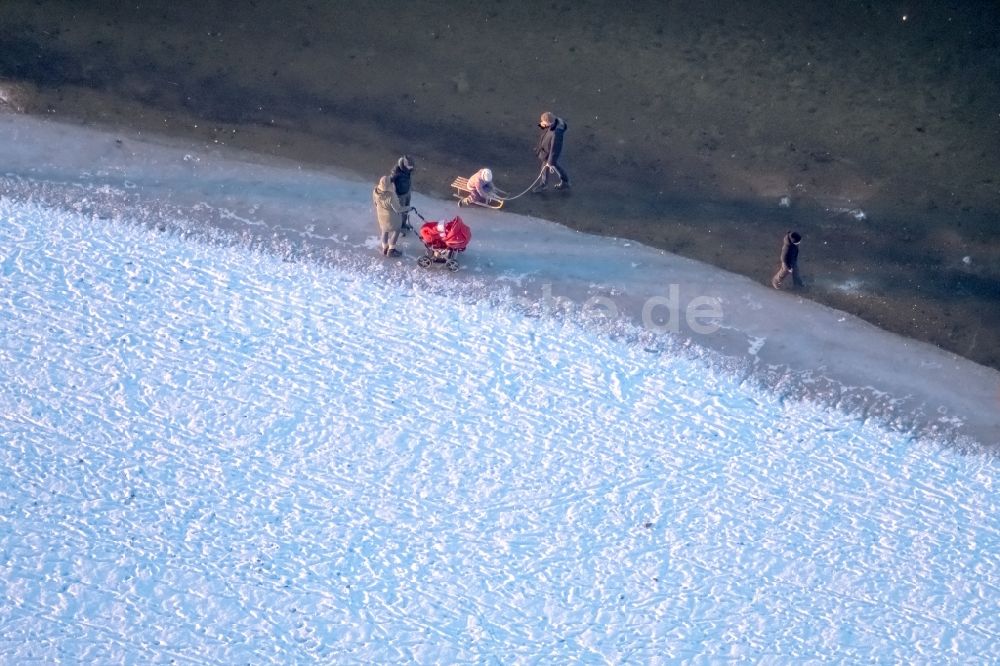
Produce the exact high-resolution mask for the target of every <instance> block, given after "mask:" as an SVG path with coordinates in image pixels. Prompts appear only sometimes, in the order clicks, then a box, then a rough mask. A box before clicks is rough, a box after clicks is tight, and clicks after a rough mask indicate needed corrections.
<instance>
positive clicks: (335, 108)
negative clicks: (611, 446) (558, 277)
mask: <svg viewBox="0 0 1000 666" xmlns="http://www.w3.org/2000/svg"><path fill="white" fill-rule="evenodd" d="M998 29H1000V3H997V2H988V3H986V2H984V3H977V2H927V1H920V2H909V3H904V2H898V3H897V2H846V1H844V2H836V1H834V2H814V1H804V2H797V3H785V2H774V1H771V0H765V1H764V2H756V3H744V2H715V1H707V2H671V3H661V2H645V1H643V2H631V3H612V2H585V1H584V2H579V1H576V2H544V3H543V2H538V3H517V4H509V5H508V4H505V3H478V4H477V3H468V2H461V3H459V2H429V1H424V0H416V1H411V2H380V3H368V2H365V3H354V2H321V1H319V0H317V1H316V2H312V3H310V2H300V1H296V2H275V1H272V2H208V3H199V4H195V3H178V2H167V1H154V2H148V1H139V0H133V1H132V2H129V3H125V2H120V3H116V2H71V1H64V2H57V1H40V2H26V1H22V0H4V1H3V2H2V3H0V77H3V78H4V79H6V80H7V81H8V83H9V84H13V85H14V86H15V88H16V89H17V90H19V91H20V92H21V95H20V98H19V101H18V103H19V104H20V105H21V106H23V107H24V109H25V110H27V111H29V112H34V113H44V114H47V115H50V116H53V117H57V118H62V119H68V118H72V119H80V120H83V121H86V122H95V123H102V124H105V125H110V126H113V127H114V126H119V127H130V128H141V129H144V130H153V131H157V132H166V133H178V134H185V135H190V136H196V137H200V138H203V139H205V140H206V141H209V142H215V141H218V142H221V143H226V144H230V145H237V146H242V147H247V148H250V149H252V150H255V151H257V152H261V153H265V154H273V155H281V156H285V157H291V158H294V159H296V160H300V161H304V162H310V163H316V164H333V165H340V166H346V167H349V168H351V169H353V170H356V171H359V172H360V173H363V174H366V175H368V176H370V177H372V178H374V177H376V176H377V175H380V174H381V173H383V172H385V171H386V170H388V168H389V167H390V166H391V164H392V163H393V162H394V161H395V158H396V157H397V156H398V155H399V154H401V153H403V152H406V153H409V154H411V155H414V156H415V157H416V158H417V160H418V171H417V173H416V181H415V185H416V187H417V189H418V190H421V191H424V192H433V193H438V194H442V195H446V194H447V192H448V188H447V184H448V182H449V181H450V179H451V177H452V176H454V175H456V174H468V173H471V172H472V171H473V170H475V169H476V168H478V167H480V166H484V165H488V166H491V167H492V168H493V170H494V172H495V173H496V174H497V178H498V182H499V183H500V185H501V186H502V187H504V188H505V189H508V190H511V191H520V190H521V189H523V188H524V187H526V186H527V185H528V184H529V183H530V182H531V180H532V179H533V178H534V176H535V175H536V173H537V164H536V162H535V160H534V157H533V155H532V153H531V147H532V145H533V142H534V138H535V131H536V130H535V126H534V125H535V123H536V122H537V116H538V114H539V113H540V112H541V111H543V110H552V111H554V112H556V113H557V114H559V115H561V116H563V117H565V118H566V119H567V121H568V122H569V125H570V130H569V132H568V134H567V145H566V150H565V153H564V160H563V161H564V166H565V167H566V168H567V169H568V170H569V171H570V173H571V175H572V177H573V181H574V186H575V189H574V191H573V192H572V193H571V194H568V195H563V194H555V193H552V194H548V195H541V196H536V197H534V198H524V199H519V200H518V201H516V202H513V203H511V204H510V206H511V209H512V210H516V211H517V212H524V213H528V214H533V215H539V216H543V217H547V218H550V219H555V220H559V221H561V222H563V223H565V224H568V225H570V226H573V227H576V228H579V229H582V230H586V231H590V232H595V233H603V234H611V235H617V236H627V237H631V238H635V239H638V240H641V241H643V242H646V243H649V244H651V245H654V246H658V247H662V248H665V249H668V250H671V251H674V252H678V253H680V254H684V255H687V256H691V257H694V258H697V259H702V260H704V261H708V262H711V263H714V264H717V265H719V266H722V267H725V268H727V269H730V270H733V271H737V272H740V273H743V274H745V275H748V276H750V277H751V278H753V279H755V280H759V281H761V282H764V281H766V280H767V279H768V278H769V277H770V275H771V274H772V273H773V271H774V269H775V268H776V260H777V253H778V250H779V247H780V240H781V237H782V235H783V234H784V232H785V231H786V230H787V229H790V228H793V227H794V228H796V229H798V230H799V231H800V232H802V234H803V235H804V236H805V241H804V243H803V245H802V253H801V264H802V269H803V274H804V277H805V278H806V281H807V283H808V287H807V291H806V292H805V295H807V296H808V297H809V298H813V299H815V300H818V301H821V302H824V303H828V304H830V305H833V306H836V307H838V308H841V309H844V310H847V311H850V312H853V313H855V314H858V315H860V316H862V317H864V318H866V319H868V320H869V321H872V322H873V323H876V324H878V325H880V326H882V327H884V328H888V329H890V330H894V331H897V332H900V333H902V334H904V335H908V336H912V337H915V338H918V339H921V340H925V341H928V342H932V343H933V344H936V345H939V346H941V347H944V348H946V349H949V350H952V351H954V352H956V353H958V354H961V355H964V356H967V357H969V358H972V359H974V360H976V361H979V362H981V363H984V364H987V365H991V366H993V367H996V368H1000V227H998V215H1000V92H998V90H997V82H998V81H1000V40H998V35H1000V33H998ZM783 196H788V197H790V201H791V206H790V207H788V208H781V207H779V206H778V202H779V200H780V199H781V197H783ZM852 211H853V212H852ZM857 211H863V213H864V219H859V218H860V215H859V214H858V213H857ZM664 282H669V276H664ZM791 325H794V323H793V322H792V323H791Z"/></svg>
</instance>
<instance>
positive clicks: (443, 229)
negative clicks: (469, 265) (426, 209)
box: [417, 213, 472, 271]
mask: <svg viewBox="0 0 1000 666" xmlns="http://www.w3.org/2000/svg"><path fill="white" fill-rule="evenodd" d="M417 215H418V216H419V215H420V214H419V213H417ZM420 219H421V220H423V219H424V218H423V217H421V218H420ZM471 239H472V230H471V229H469V226H468V225H467V224H466V223H465V222H463V221H462V218H460V217H458V216H456V217H453V218H452V219H451V220H450V221H448V222H445V221H444V220H441V221H440V222H427V221H424V223H423V224H422V225H421V226H420V240H421V241H422V242H423V244H424V248H425V249H426V254H424V256H422V257H420V258H419V259H417V265H418V266H420V267H421V268H428V267H430V266H431V265H432V264H444V267H445V268H447V269H448V270H449V271H457V270H458V260H457V259H455V256H456V255H457V254H458V253H459V252H464V251H465V248H466V247H468V245H469V241H470V240H471Z"/></svg>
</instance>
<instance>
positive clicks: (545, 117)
mask: <svg viewBox="0 0 1000 666" xmlns="http://www.w3.org/2000/svg"><path fill="white" fill-rule="evenodd" d="M538 124H539V125H541V126H542V127H552V126H553V125H555V124H556V117H555V115H553V113H552V112H551V111H546V112H545V113H543V114H542V117H541V118H540V119H539V120H538Z"/></svg>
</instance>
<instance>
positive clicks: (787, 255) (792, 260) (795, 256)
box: [781, 232, 799, 270]
mask: <svg viewBox="0 0 1000 666" xmlns="http://www.w3.org/2000/svg"><path fill="white" fill-rule="evenodd" d="M798 264H799V246H798V245H796V244H795V243H793V242H792V233H791V232H788V233H787V234H785V242H784V244H783V245H782V246H781V265H782V266H784V267H785V268H791V269H793V270H794V269H796V268H798Z"/></svg>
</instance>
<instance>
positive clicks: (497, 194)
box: [451, 176, 507, 210]
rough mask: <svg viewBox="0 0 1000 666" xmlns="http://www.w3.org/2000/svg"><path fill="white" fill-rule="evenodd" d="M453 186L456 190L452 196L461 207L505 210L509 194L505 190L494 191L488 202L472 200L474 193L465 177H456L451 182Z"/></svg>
mask: <svg viewBox="0 0 1000 666" xmlns="http://www.w3.org/2000/svg"><path fill="white" fill-rule="evenodd" d="M451 186H452V188H453V189H454V190H455V191H454V192H452V194H453V195H454V197H455V198H456V199H458V205H459V206H462V205H474V206H482V207H483V208H492V209H494V210H498V209H500V208H503V202H504V199H505V198H506V197H507V193H506V192H504V191H503V190H498V189H494V194H493V196H491V197H490V198H489V199H488V200H487V201H486V202H482V201H477V200H475V199H473V198H472V191H471V190H470V189H469V179H468V178H466V177H465V176H456V177H455V180H453V181H451Z"/></svg>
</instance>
